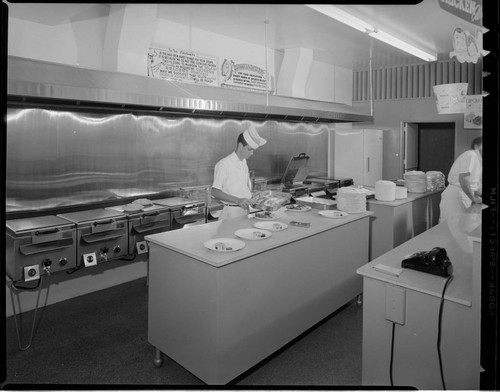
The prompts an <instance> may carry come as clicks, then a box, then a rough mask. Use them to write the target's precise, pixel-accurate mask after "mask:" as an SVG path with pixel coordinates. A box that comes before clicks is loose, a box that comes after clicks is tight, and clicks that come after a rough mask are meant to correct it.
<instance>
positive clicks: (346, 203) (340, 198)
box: [337, 186, 366, 214]
mask: <svg viewBox="0 0 500 392" xmlns="http://www.w3.org/2000/svg"><path fill="white" fill-rule="evenodd" d="M337 209H339V210H340V211H345V212H348V213H353V214H355V213H359V212H365V211H366V193H365V192H364V191H363V190H362V189H358V188H355V187H351V186H346V187H342V188H340V189H339V190H338V191H337Z"/></svg>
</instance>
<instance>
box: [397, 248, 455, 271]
mask: <svg viewBox="0 0 500 392" xmlns="http://www.w3.org/2000/svg"><path fill="white" fill-rule="evenodd" d="M401 267H403V268H409V269H414V270H416V271H421V272H427V273H429V274H433V275H439V276H444V277H448V276H450V275H451V274H452V272H453V271H452V265H451V262H450V259H449V258H448V255H447V254H446V249H444V248H440V247H435V248H432V249H431V250H429V251H422V252H416V253H413V254H411V255H409V256H406V257H405V258H404V259H403V261H401Z"/></svg>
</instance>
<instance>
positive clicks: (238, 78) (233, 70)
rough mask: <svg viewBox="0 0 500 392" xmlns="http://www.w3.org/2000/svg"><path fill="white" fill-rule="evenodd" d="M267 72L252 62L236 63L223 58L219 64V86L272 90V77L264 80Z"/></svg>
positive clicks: (261, 90) (257, 90)
mask: <svg viewBox="0 0 500 392" xmlns="http://www.w3.org/2000/svg"><path fill="white" fill-rule="evenodd" d="M266 75H267V72H266V71H265V70H264V69H262V68H260V67H257V66H256V65H252V64H236V63H235V62H234V61H232V60H228V59H225V60H224V61H223V62H222V65H221V76H222V80H221V83H220V86H221V87H226V88H234V89H238V90H247V91H253V92H258V93H265V92H266V91H267V90H269V92H273V91H274V89H273V87H272V86H273V79H272V77H271V78H270V80H269V85H268V84H267V81H266Z"/></svg>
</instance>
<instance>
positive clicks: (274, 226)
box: [253, 221, 288, 231]
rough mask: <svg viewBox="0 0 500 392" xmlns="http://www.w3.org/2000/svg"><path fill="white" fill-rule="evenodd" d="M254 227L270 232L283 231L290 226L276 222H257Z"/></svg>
mask: <svg viewBox="0 0 500 392" xmlns="http://www.w3.org/2000/svg"><path fill="white" fill-rule="evenodd" d="M253 225H254V226H255V227H257V228H258V229H264V230H269V231H281V230H285V229H288V225H287V224H286V223H282V222H276V221H266V222H263V221H262V222H255V223H254V224H253Z"/></svg>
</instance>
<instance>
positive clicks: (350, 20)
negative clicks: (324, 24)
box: [306, 4, 375, 33]
mask: <svg viewBox="0 0 500 392" xmlns="http://www.w3.org/2000/svg"><path fill="white" fill-rule="evenodd" d="M306 6H307V7H309V8H312V9H313V10H316V11H318V12H321V13H322V14H324V15H326V16H328V17H330V18H332V19H335V20H338V21H339V22H342V23H344V24H346V25H348V26H351V27H353V28H355V29H356V30H359V31H361V32H363V33H366V32H369V31H373V30H375V27H373V26H372V25H371V24H369V23H366V22H365V21H363V20H361V19H358V18H356V17H355V16H352V15H351V14H348V13H347V12H345V11H342V10H341V9H340V8H337V7H335V6H333V5H329V4H319V5H309V4H306Z"/></svg>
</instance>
